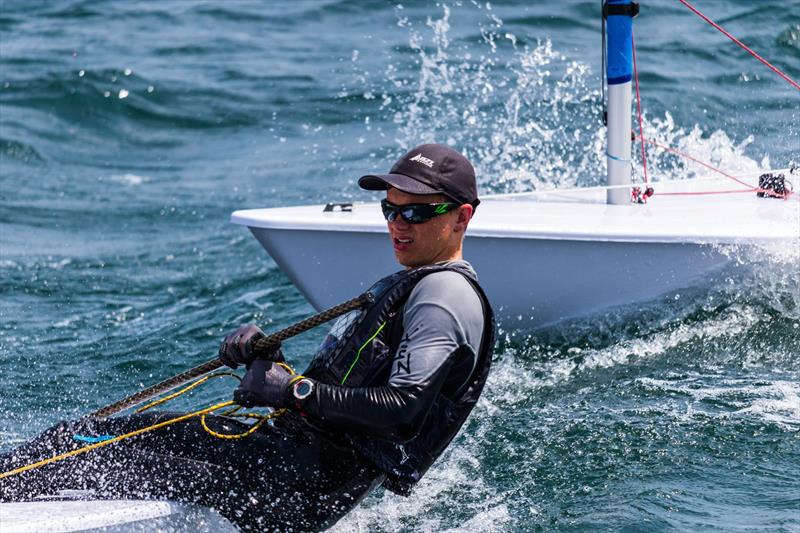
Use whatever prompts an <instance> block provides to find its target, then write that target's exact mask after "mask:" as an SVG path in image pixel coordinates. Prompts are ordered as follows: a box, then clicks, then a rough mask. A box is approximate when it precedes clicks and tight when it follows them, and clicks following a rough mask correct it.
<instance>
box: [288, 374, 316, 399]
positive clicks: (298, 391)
mask: <svg viewBox="0 0 800 533" xmlns="http://www.w3.org/2000/svg"><path fill="white" fill-rule="evenodd" d="M313 393H314V382H313V381H311V380H310V379H308V378H303V379H299V380H297V381H296V382H295V383H294V385H292V396H294V399H295V400H299V401H303V400H305V399H306V398H308V397H309V396H311V395H312V394H313Z"/></svg>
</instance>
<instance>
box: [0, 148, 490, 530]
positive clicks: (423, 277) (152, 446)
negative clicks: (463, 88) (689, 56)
mask: <svg viewBox="0 0 800 533" xmlns="http://www.w3.org/2000/svg"><path fill="white" fill-rule="evenodd" d="M359 185H360V186H361V187H362V188H364V189H367V190H385V191H386V198H385V199H384V200H382V201H381V208H382V210H383V214H384V217H385V218H386V220H387V224H388V228H389V237H390V239H391V244H392V247H393V249H394V254H395V257H396V258H397V261H398V262H399V263H400V265H402V267H404V268H403V269H402V270H400V271H399V272H397V273H395V274H393V275H390V276H387V277H386V278H384V279H382V280H379V281H378V282H377V283H376V284H375V285H373V287H372V288H371V289H370V293H371V294H372V296H373V303H372V304H371V305H370V306H369V307H367V308H366V309H363V310H361V311H359V312H353V313H351V314H349V315H345V316H344V317H342V318H341V319H340V320H339V321H338V322H337V323H336V324H335V325H334V327H333V328H332V329H331V332H330V333H329V335H328V336H327V337H326V339H325V340H324V342H323V344H322V346H321V348H320V349H319V350H318V352H317V353H316V354H315V355H314V357H313V358H312V361H311V364H310V365H309V367H308V368H307V369H306V370H305V371H303V372H302V374H294V373H293V372H292V371H290V370H289V368H288V365H286V364H283V363H284V355H283V353H282V351H281V350H280V348H279V347H278V346H275V347H274V349H273V350H271V351H270V352H269V354H268V355H267V356H264V355H263V354H261V358H256V356H255V354H254V350H253V345H254V343H255V342H256V341H257V340H258V339H259V338H261V337H263V336H264V333H263V332H262V331H261V330H260V329H259V328H258V327H257V326H255V325H245V326H242V327H240V328H238V329H237V330H236V331H234V332H232V333H231V334H230V335H228V336H227V337H226V338H225V340H224V341H223V342H222V344H221V346H220V350H219V357H220V359H221V360H222V361H223V362H224V363H225V364H227V365H228V366H230V367H232V368H237V367H239V366H240V365H245V366H246V367H247V372H246V374H245V376H244V378H243V379H242V382H241V384H240V386H239V387H238V388H237V389H236V391H235V392H234V399H235V400H236V401H237V402H238V403H240V404H242V405H245V406H269V407H273V408H285V409H286V410H287V411H286V414H285V415H284V416H281V417H278V418H276V419H275V422H274V424H273V425H269V426H264V427H263V428H262V429H261V430H259V431H257V432H255V433H254V434H252V435H251V436H249V437H247V438H245V439H230V440H228V439H225V440H220V439H216V438H213V437H212V436H210V435H209V434H208V433H207V432H206V431H204V430H203V429H201V428H200V427H199V426H200V424H197V423H195V424H190V423H182V424H177V425H174V426H169V427H168V428H166V430H164V431H160V432H159V434H158V435H152V436H148V437H147V438H141V439H140V440H139V441H136V442H130V443H126V441H123V442H121V443H119V446H118V445H115V446H114V447H117V446H118V447H117V449H119V448H123V449H124V450H125V453H124V454H120V453H119V452H117V453H115V454H111V453H110V450H109V449H110V448H114V447H111V446H110V447H106V448H103V449H102V450H97V452H92V453H90V454H86V455H85V457H86V459H84V460H83V461H82V462H81V463H80V466H79V467H78V468H72V469H69V468H64V467H63V466H62V467H60V470H56V469H58V468H59V467H58V466H57V465H56V466H50V467H48V468H43V469H41V470H43V471H44V472H45V473H47V472H48V470H49V474H48V475H47V476H46V477H44V478H42V477H41V473H40V475H39V477H36V475H33V474H32V475H31V476H30V477H27V478H26V479H27V481H26V483H25V484H24V485H23V486H22V487H20V486H16V487H15V488H9V487H4V486H3V485H2V483H3V482H2V481H0V499H2V500H6V501H7V500H8V499H16V500H18V499H20V498H24V497H25V496H26V495H27V496H28V497H30V496H31V495H32V494H34V493H35V492H36V490H37V487H38V489H41V488H42V487H46V488H47V489H48V490H50V491H51V492H52V491H53V490H55V489H57V488H58V487H61V488H75V487H74V486H72V485H74V484H76V483H77V484H79V485H80V486H81V487H82V488H86V487H88V488H92V489H93V490H95V491H96V493H98V494H104V495H111V496H120V495H123V496H127V497H130V496H131V494H134V495H138V496H139V497H163V498H170V499H177V500H181V501H191V502H197V503H200V504H202V505H206V506H209V507H213V508H215V509H217V510H218V511H219V512H220V513H222V514H223V515H224V516H226V517H227V518H229V519H230V520H231V521H233V522H234V523H235V524H236V525H237V526H239V527H240V528H242V529H253V530H262V531H267V530H288V529H289V528H291V529H292V530H294V531H318V530H321V529H324V528H327V527H330V526H331V525H333V524H334V523H335V522H336V521H337V520H339V519H340V518H341V517H342V516H344V515H345V514H346V513H347V512H348V511H350V510H351V509H352V508H353V507H355V506H356V504H357V503H358V502H359V501H361V499H363V498H364V497H365V496H366V495H367V494H369V492H371V491H372V490H373V489H374V488H375V487H377V486H378V485H383V486H384V487H385V488H387V489H388V490H391V491H393V492H395V493H398V494H401V495H408V494H410V492H411V489H412V487H413V486H414V485H415V484H416V483H417V482H418V481H419V480H420V479H421V478H422V476H423V475H424V474H425V472H426V471H427V470H428V469H429V468H430V466H431V465H432V464H433V462H434V461H435V460H436V459H437V458H438V457H439V455H440V454H441V453H442V452H443V451H444V449H445V448H446V447H447V446H448V444H449V443H450V442H451V440H452V439H453V438H454V437H455V435H456V433H457V432H458V430H459V429H460V427H461V426H462V425H463V423H464V422H465V420H466V418H467V416H468V415H469V413H470V411H471V410H472V408H473V407H474V405H475V403H476V402H477V400H478V397H479V396H480V394H481V391H482V390H483V386H484V384H485V382H486V379H487V376H488V373H489V367H490V363H491V354H492V351H493V348H494V334H495V332H494V316H493V312H492V309H491V306H490V304H489V301H488V299H487V298H486V296H485V294H484V292H483V290H482V289H481V287H480V285H479V284H478V281H477V276H476V273H475V271H474V270H473V269H472V267H471V266H470V264H469V263H468V262H466V261H465V260H464V259H463V256H462V242H463V238H464V233H465V232H466V230H467V226H468V224H469V222H470V219H471V218H472V215H473V214H474V212H475V208H476V207H477V206H478V204H479V200H478V197H477V188H476V181H475V172H474V169H473V167H472V165H471V164H470V163H469V161H467V159H466V158H465V157H463V156H462V155H461V154H459V153H458V152H456V151H455V150H453V149H451V148H449V147H446V146H443V145H439V144H424V145H421V146H418V147H416V148H414V149H413V150H411V151H410V152H408V153H407V154H405V155H404V156H403V157H402V158H400V160H398V161H397V163H395V165H394V166H393V167H392V169H391V170H390V172H389V173H388V174H375V175H367V176H363V177H362V178H361V179H360V180H359ZM279 363H281V364H279ZM168 416H171V415H169V414H157V415H133V416H130V417H120V418H114V419H109V420H103V421H93V422H91V423H86V422H84V423H83V425H81V426H79V427H78V426H76V425H75V424H62V425H59V426H57V427H56V428H53V429H51V430H49V431H48V432H45V433H44V434H43V435H41V436H40V437H39V438H37V439H35V440H34V441H32V442H31V443H29V445H27V446H25V447H22V448H20V449H18V450H16V451H15V452H12V454H9V455H7V456H5V457H3V456H0V467H3V466H4V465H10V464H12V463H14V464H17V463H19V462H20V460H26V459H27V460H32V459H35V458H37V457H40V456H42V455H46V453H47V452H48V451H50V452H52V450H53V449H54V448H58V447H59V446H63V445H67V444H69V442H70V441H71V440H72V439H74V437H75V435H76V434H77V433H80V434H81V435H83V434H91V435H104V434H111V435H113V434H119V433H121V432H124V431H129V430H130V429H131V428H133V427H141V426H144V425H147V424H152V423H153V422H154V421H158V420H160V419H163V418H165V417H168ZM207 424H208V425H210V426H211V427H212V429H214V430H216V431H219V432H224V431H228V432H229V431H231V428H232V427H234V426H236V425H237V422H236V421H232V420H230V419H228V418H226V417H221V416H220V417H209V418H208V420H207ZM73 446H74V444H73ZM73 466H74V465H73ZM76 472H77V473H76ZM27 475H28V474H27V473H26V474H22V475H21V476H20V477H22V476H27ZM87 479H92V480H93V482H92V483H89V482H87ZM53 480H57V482H54V481H53ZM70 483H71V484H70Z"/></svg>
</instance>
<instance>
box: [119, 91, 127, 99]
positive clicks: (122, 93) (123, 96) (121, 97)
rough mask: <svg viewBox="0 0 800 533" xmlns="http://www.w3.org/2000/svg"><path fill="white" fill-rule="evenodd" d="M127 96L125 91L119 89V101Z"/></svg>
mask: <svg viewBox="0 0 800 533" xmlns="http://www.w3.org/2000/svg"><path fill="white" fill-rule="evenodd" d="M128 94H129V93H128V91H126V90H125V89H120V91H119V99H120V100H122V99H123V98H127V97H128Z"/></svg>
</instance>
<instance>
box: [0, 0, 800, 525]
mask: <svg viewBox="0 0 800 533" xmlns="http://www.w3.org/2000/svg"><path fill="white" fill-rule="evenodd" d="M699 7H700V8H701V9H702V10H703V11H705V12H706V13H707V14H708V15H709V16H711V17H712V18H714V19H715V20H717V21H718V22H719V23H721V24H722V25H723V26H725V27H726V28H727V29H728V30H729V31H730V32H732V33H733V34H734V35H736V36H737V37H739V38H740V39H742V40H743V41H744V42H746V43H748V44H749V45H750V46H752V47H753V48H754V49H755V50H757V51H758V52H759V53H760V54H761V55H763V56H764V57H766V58H768V59H770V60H772V61H774V63H775V64H776V66H777V67H779V68H780V69H782V70H784V71H785V72H786V73H787V74H788V75H790V76H792V77H793V78H795V79H800V2H797V1H796V0H792V1H784V2H772V1H764V2H748V1H745V0H736V1H731V0H726V1H722V0H705V1H703V2H702V3H701V4H700V5H699ZM598 12H599V2H595V1H591V2H588V1H586V2H584V1H575V2H549V3H545V2H525V3H522V2H520V3H512V2H500V3H494V2H492V3H488V2H487V3H484V2H472V1H466V0H464V1H459V2H445V3H433V2H430V3H426V2H403V3H395V2H379V1H363V2H344V1H324V2H250V1H234V2H205V1H190V0H160V1H158V2H132V1H131V2H112V1H88V0H54V1H29V0H26V1H22V0H20V1H9V0H6V1H4V2H2V4H0V376H1V377H0V449H3V450H7V449H9V448H11V447H13V446H15V445H18V444H19V443H21V442H23V441H25V440H26V439H28V438H30V437H32V436H33V435H35V434H36V433H37V432H38V431H40V430H42V429H44V428H46V427H47V426H49V425H51V424H53V423H55V422H57V421H59V420H61V419H64V418H70V417H76V416H79V415H81V414H84V413H86V412H88V411H90V410H93V409H95V408H97V407H100V406H102V405H105V404H107V403H109V402H111V401H112V400H115V399H118V398H120V397H122V396H125V395H127V394H129V393H132V392H134V391H136V390H138V389H139V388H141V387H143V386H145V385H149V384H152V383H154V382H156V381H158V380H160V379H163V378H165V377H168V376H170V375H172V374H175V373H178V372H180V371H181V370H183V369H186V368H187V367H190V366H193V365H195V364H197V363H199V362H202V361H205V360H207V359H209V358H211V357H213V356H214V355H215V353H216V349H217V346H218V343H219V341H220V340H221V338H222V337H223V336H224V335H225V333H226V332H228V331H229V330H231V329H232V328H234V327H236V326H237V325H239V324H241V323H245V322H257V323H259V324H262V325H263V326H264V327H265V328H266V329H276V328H279V327H282V326H286V325H288V324H290V323H292V322H294V321H296V320H299V319H300V318H302V317H304V316H306V315H308V314H310V313H312V312H313V310H312V308H311V306H310V305H309V304H308V303H307V302H306V301H305V300H304V298H303V297H302V296H301V295H300V293H299V292H298V291H297V290H296V289H295V288H294V287H293V286H292V284H291V283H290V282H289V280H288V279H287V278H286V276H285V275H284V274H283V273H282V272H281V271H280V269H279V268H278V267H277V266H276V264H275V263H274V262H273V261H272V260H271V259H270V258H269V257H268V256H267V254H266V253H264V252H263V250H262V249H261V248H260V247H259V245H258V244H257V243H256V241H255V239H253V238H252V237H251V236H250V235H249V233H248V232H247V230H246V229H245V228H242V227H240V226H234V225H231V224H229V222H228V217H229V214H230V213H231V211H233V210H235V209H242V208H255V207H272V206H283V205H298V204H303V203H322V202H326V201H332V200H351V199H357V200H366V199H375V198H377V196H375V195H374V194H373V193H367V192H364V191H360V190H359V189H358V188H357V186H356V180H357V178H358V177H359V176H361V175H362V174H365V173H369V172H375V171H385V170H388V168H389V167H390V166H391V163H392V162H393V160H394V159H396V158H397V157H398V156H399V155H400V154H402V153H403V152H404V151H405V150H406V149H408V148H410V147H412V146H413V145H415V144H418V143H421V142H429V141H436V142H442V143H447V144H450V145H452V146H454V147H456V148H458V149H459V150H461V151H463V152H464V153H465V154H466V155H468V156H469V157H470V159H471V160H472V161H473V163H474V164H475V167H476V169H477V173H478V179H479V186H480V191H481V193H483V194H486V193H491V192H513V191H526V190H534V189H543V188H552V187H567V186H585V185H595V184H598V183H600V182H601V179H602V176H603V174H604V168H605V157H604V139H605V130H604V128H603V126H602V122H601V117H602V109H601V105H600V80H601V76H600V75H601V71H600V19H599V17H598ZM634 28H635V29H634V31H635V39H636V50H637V56H636V57H637V63H638V71H639V79H640V82H641V95H642V106H643V112H644V114H643V122H644V128H645V133H646V135H647V136H648V137H650V138H652V139H655V140H657V141H658V142H660V143H662V144H669V145H670V146H673V147H675V148H678V149H680V150H682V151H685V152H688V153H691V154H692V155H693V156H695V157H697V158H699V159H701V160H703V161H706V162H708V163H710V164H712V165H714V166H716V167H719V168H722V169H723V170H729V171H732V170H745V171H753V170H759V169H763V168H769V167H773V168H775V167H777V168H780V167H787V166H789V165H791V164H792V162H793V161H794V162H797V161H798V159H800V158H799V157H798V155H799V154H800V131H798V130H799V128H798V125H799V124H800V98H799V97H798V92H797V91H796V90H795V89H793V88H792V87H791V86H790V85H788V84H787V83H785V82H784V81H783V80H781V79H780V78H779V77H777V76H776V75H775V74H773V73H772V72H771V71H770V70H769V69H767V68H766V67H765V66H763V65H762V64H760V63H758V62H756V61H755V60H753V59H752V58H751V57H750V56H749V55H747V54H746V53H745V52H743V51H742V50H741V49H739V48H738V47H736V46H735V45H734V44H733V43H731V42H730V41H729V40H727V39H726V38H725V37H724V36H722V35H721V34H719V33H718V32H716V31H715V30H713V29H712V28H711V27H709V26H708V25H707V24H705V23H704V22H702V21H701V20H700V19H699V18H697V17H696V16H694V15H692V14H691V13H690V12H689V11H688V10H687V9H685V8H684V7H683V6H682V5H681V4H680V3H679V2H677V1H667V0H659V1H653V2H642V9H641V16H640V17H639V18H637V19H636V21H635V25H634ZM646 156H647V159H648V167H649V177H650V179H652V180H655V181H658V180H659V179H666V178H674V177H678V178H682V177H691V176H694V175H697V174H698V173H702V172H705V170H704V169H703V167H701V166H699V165H697V164H695V163H692V162H687V161H683V160H680V159H678V158H676V157H675V156H672V155H669V154H666V153H663V152H661V151H659V150H658V149H656V148H655V147H652V146H651V147H648V148H647V151H646ZM634 159H635V170H634V175H635V177H636V179H641V177H642V170H641V168H642V167H641V163H640V161H641V153H640V149H639V147H638V146H637V147H636V151H635V153H634ZM656 186H657V185H656ZM704 201H705V200H702V199H699V200H698V207H697V208H698V209H703V202H704ZM794 244H795V245H794V246H792V245H788V246H785V247H782V248H779V249H765V250H760V251H759V252H757V253H745V252H744V251H743V250H739V249H736V248H735V247H732V248H729V249H726V250H725V252H726V253H728V254H729V255H730V256H731V258H732V265H733V267H732V268H731V269H728V270H726V271H724V272H720V273H718V275H717V276H716V277H715V278H713V279H710V280H708V281H707V283H705V284H704V285H702V286H697V287H694V288H692V289H686V290H683V291H677V292H674V293H670V294H667V295H664V296H663V297H661V298H659V299H657V300H655V301H651V302H646V303H644V304H641V305H637V306H633V307H631V308H624V309H616V310H612V311H610V312H608V313H601V314H597V315H594V316H591V317H588V318H585V319H582V320H574V321H569V322H565V323H562V324H559V325H556V326H554V327H551V328H548V329H547V330H540V331H532V332H531V331H516V330H514V329H513V328H511V327H510V326H506V327H503V328H502V329H501V335H500V342H499V344H498V347H497V349H496V351H495V363H494V371H493V373H492V375H491V377H490V379H489V382H488V384H487V387H486V391H485V393H484V395H483V397H482V399H481V401H480V403H479V404H478V406H477V407H476V409H475V411H474V413H473V415H472V416H471V418H470V419H469V421H468V422H467V424H466V425H465V427H464V430H463V431H462V432H461V433H460V435H459V436H458V437H457V438H456V440H455V441H454V443H453V445H452V446H451V447H450V448H449V449H448V450H447V452H446V453H445V454H444V455H443V456H442V457H441V459H440V460H439V462H438V463H437V464H436V465H435V466H434V467H433V468H432V469H431V471H430V472H429V473H428V475H427V476H426V477H425V478H424V479H423V481H422V482H421V483H420V484H419V485H418V486H417V487H416V489H415V491H414V493H413V495H412V496H411V497H409V498H401V497H398V496H395V495H392V494H390V493H388V492H384V491H383V490H378V491H377V492H375V493H374V494H373V495H371V496H369V497H368V498H367V499H366V500H365V501H364V502H363V503H362V504H361V505H360V506H359V507H358V508H357V509H356V510H355V511H354V512H352V513H351V514H350V515H349V516H347V517H346V518H345V519H344V520H343V521H342V522H341V523H340V524H339V525H338V526H337V527H336V529H337V530H338V531H351V530H354V529H355V530H362V531H398V530H405V531H440V530H446V531H530V530H564V531H567V530H570V531H583V530H627V531H637V530H640V531H651V530H686V531H696V530H701V529H714V530H724V531H737V530H750V529H753V528H755V529H761V530H774V531H789V530H794V531H797V530H798V529H800V511H799V509H800V482H798V479H800V289H798V287H799V286H800V273H798V264H800V251H799V250H798V246H800V245H798V244H797V243H794ZM388 245H389V243H388V242H387V246H388ZM343 253H344V251H343ZM466 253H467V257H468V256H469V250H466ZM511 267H512V266H510V268H511ZM513 268H524V265H517V266H513ZM632 282H634V283H642V284H648V283H651V280H648V279H641V280H632ZM322 334H323V332H322V331H315V332H312V333H310V334H307V335H305V336H303V337H298V338H297V339H294V340H292V341H289V342H287V345H286V352H287V354H288V357H289V359H290V360H291V361H292V362H294V363H295V364H297V366H300V367H302V366H303V365H304V364H305V363H307V362H308V360H309V357H310V354H311V353H312V352H313V350H314V346H315V345H316V343H318V342H319V340H320V339H321V337H322ZM231 386H232V385H231V384H230V383H228V382H220V383H213V384H211V385H209V386H208V387H206V388H205V389H203V390H202V391H201V392H199V393H197V394H194V395H192V396H190V397H186V398H181V399H180V400H179V401H178V402H177V404H176V405H175V407H176V408H185V409H188V408H191V407H195V406H198V405H201V404H202V405H205V404H206V403H207V402H209V401H211V400H217V399H225V398H228V397H229V396H230V390H231ZM276 512H277V511H276ZM189 527H191V524H187V528H189Z"/></svg>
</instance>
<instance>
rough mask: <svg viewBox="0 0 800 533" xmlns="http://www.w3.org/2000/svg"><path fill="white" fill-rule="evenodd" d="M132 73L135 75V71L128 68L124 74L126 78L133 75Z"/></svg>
mask: <svg viewBox="0 0 800 533" xmlns="http://www.w3.org/2000/svg"><path fill="white" fill-rule="evenodd" d="M131 73H133V71H132V70H131V69H129V68H126V69H125V71H124V74H125V75H126V76H130V75H131Z"/></svg>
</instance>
